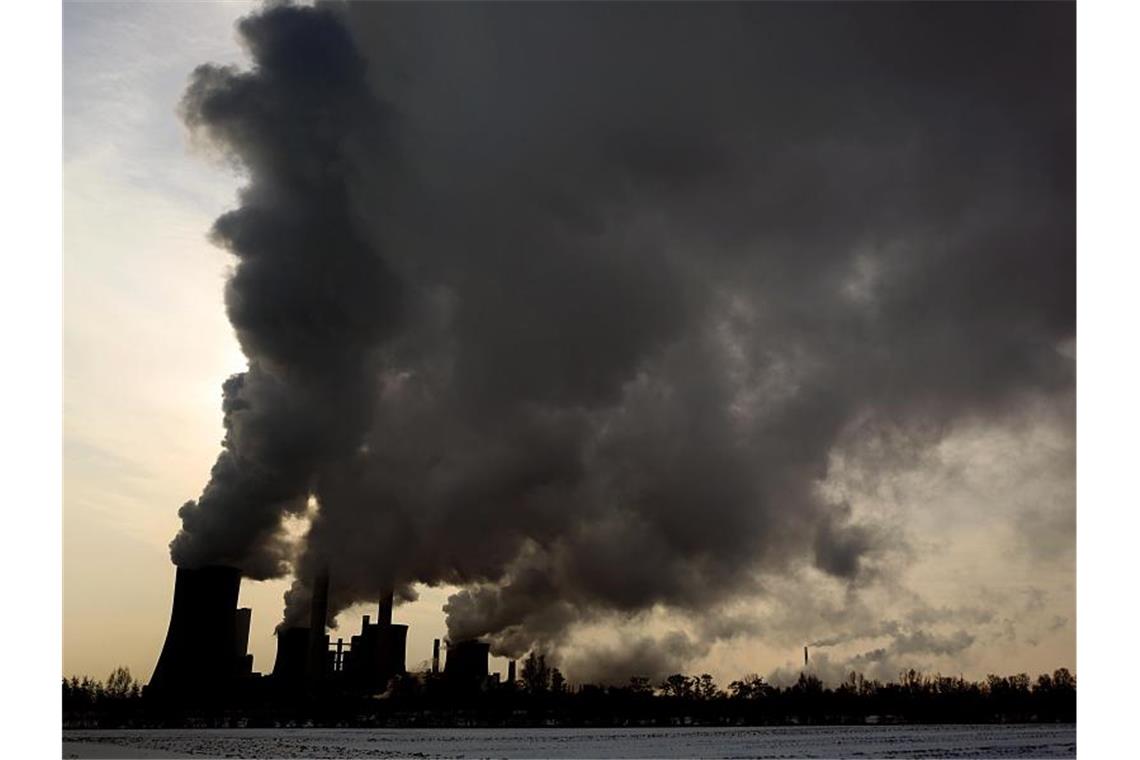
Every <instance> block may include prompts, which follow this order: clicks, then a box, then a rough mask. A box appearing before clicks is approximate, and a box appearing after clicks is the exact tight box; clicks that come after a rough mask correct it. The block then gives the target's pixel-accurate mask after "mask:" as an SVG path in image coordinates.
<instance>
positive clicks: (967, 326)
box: [171, 4, 1074, 656]
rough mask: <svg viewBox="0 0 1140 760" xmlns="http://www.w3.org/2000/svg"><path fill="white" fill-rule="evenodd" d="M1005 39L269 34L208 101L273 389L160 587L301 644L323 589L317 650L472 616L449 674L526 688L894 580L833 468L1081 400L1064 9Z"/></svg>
mask: <svg viewBox="0 0 1140 760" xmlns="http://www.w3.org/2000/svg"><path fill="white" fill-rule="evenodd" d="M984 11H985V14H986V21H985V23H980V22H979V17H978V15H977V14H978V13H980V12H981V11H979V10H978V9H977V8H975V7H974V6H973V5H972V4H968V5H963V6H931V7H927V6H923V7H922V8H921V9H919V8H903V9H898V8H895V7H892V6H885V7H884V6H857V7H845V8H836V7H833V6H826V7H816V6H811V5H809V6H806V7H804V6H796V7H789V6H784V5H766V4H758V5H749V6H737V5H731V6H719V5H715V4H714V5H712V6H695V5H684V4H682V5H666V6H661V7H657V8H654V9H653V12H652V14H651V15H652V18H653V23H651V24H650V23H646V14H645V12H644V9H640V8H637V7H635V6H624V5H604V6H603V5H599V6H594V5H575V6H564V5H560V4H555V5H538V6H516V5H513V4H510V5H477V6H455V5H426V6H404V5H389V4H356V5H351V6H347V7H341V6H332V5H326V4H318V5H317V6H316V7H312V8H301V7H292V6H285V5H273V6H271V7H268V8H267V9H266V10H264V11H262V12H260V13H258V14H255V15H253V16H250V17H248V18H246V19H244V20H243V21H242V22H241V24H240V26H239V31H240V33H241V37H242V40H243V41H244V43H245V44H246V45H247V47H248V49H249V52H250V55H251V57H252V61H253V67H252V68H251V69H250V70H248V71H246V72H239V71H236V70H234V69H232V68H222V67H215V66H203V67H201V68H199V69H198V70H197V71H195V73H194V75H193V77H192V80H191V83H190V87H189V89H188V90H187V92H186V95H185V98H184V101H183V114H184V118H185V120H186V123H187V124H188V125H189V126H190V127H191V128H192V130H194V132H195V133H196V134H198V135H199V136H200V137H202V138H203V139H204V140H205V141H207V142H208V143H209V144H211V145H213V146H215V147H216V148H217V149H218V150H219V151H221V152H222V153H223V154H225V155H226V156H228V157H229V158H231V159H232V160H234V161H235V162H237V163H238V164H240V165H241V166H242V167H243V168H244V171H245V172H246V173H247V174H248V178H249V181H248V185H247V187H246V188H245V190H243V192H242V194H241V205H240V207H239V208H238V209H236V210H234V211H232V212H230V213H227V214H225V215H224V216H222V217H221V218H220V219H218V221H217V223H216V224H215V226H214V230H213V239H214V240H215V241H216V242H217V243H218V244H220V245H224V246H225V247H227V248H228V249H229V250H231V251H232V252H233V253H234V255H235V257H236V259H237V263H236V267H235V270H234V273H233V276H232V277H231V278H230V280H229V282H228V284H227V288H226V304H227V310H228V313H229V316H230V319H231V321H232V323H233V325H234V328H235V330H236V332H237V335H238V338H239V340H240V343H241V346H242V350H243V351H244V352H245V354H246V356H247V357H248V359H249V369H248V370H247V371H246V372H244V373H241V374H238V375H235V376H234V377H232V378H230V379H229V380H228V381H226V383H225V384H224V386H223V413H224V420H225V425H226V437H225V440H224V442H223V451H222V453H221V455H220V456H219V458H218V460H217V463H216V464H215V465H214V468H213V470H212V472H211V476H210V480H209V482H208V483H207V485H206V487H205V489H204V491H203V493H202V495H201V496H200V497H199V498H198V500H197V501H192V502H188V503H187V504H186V505H184V506H183V508H182V509H181V510H180V512H179V514H180V516H181V517H182V521H183V526H182V530H181V531H180V532H179V534H178V535H177V537H176V538H175V539H174V541H173V542H172V545H171V551H172V557H173V559H174V561H175V563H176V564H178V565H179V566H184V567H194V566H201V565H205V564H229V565H233V566H236V567H239V568H240V569H241V571H242V572H243V573H244V574H245V575H246V576H247V577H251V578H271V577H278V576H282V575H285V574H287V573H289V572H293V573H294V575H295V577H296V578H297V579H298V580H297V582H296V583H295V585H294V588H293V589H292V590H291V592H290V593H289V595H288V597H287V609H286V622H287V623H289V622H291V623H292V624H302V625H303V624H304V621H305V616H306V615H307V614H308V611H309V599H310V597H311V596H312V591H311V589H310V588H309V585H308V584H309V582H310V580H311V579H313V578H315V577H317V576H318V575H319V572H320V570H321V568H324V567H327V568H328V570H329V573H330V576H331V578H332V584H331V587H330V589H329V594H328V599H327V603H328V615H329V617H330V619H331V618H333V617H335V615H336V614H337V613H338V612H339V611H340V610H343V609H344V608H345V607H346V606H347V605H349V604H351V603H353V602H355V601H362V600H373V599H375V598H376V594H377V593H378V592H379V591H380V590H383V589H394V590H395V594H396V596H397V597H399V598H400V599H403V600H407V599H411V598H414V591H413V589H412V585H413V584H415V583H431V584H439V583H449V584H458V585H460V586H463V590H462V591H460V592H459V593H458V594H456V595H455V596H453V597H452V598H451V599H450V600H449V602H448V604H447V606H446V608H445V609H446V611H447V615H448V628H449V635H450V638H451V640H452V641H453V642H460V641H464V640H468V639H471V638H475V637H486V638H487V639H489V640H490V641H491V642H492V645H493V651H494V652H496V653H501V654H508V655H512V656H517V655H519V654H521V653H523V652H525V651H526V650H527V649H530V648H532V647H535V646H541V647H543V648H547V649H557V648H558V647H559V646H562V645H564V644H565V643H566V637H567V635H568V632H572V631H573V627H574V624H575V623H579V622H583V621H589V620H593V619H596V618H598V617H599V616H604V615H612V614H618V615H623V614H630V613H636V612H639V611H644V610H648V609H650V608H653V607H654V606H655V605H665V606H666V607H669V608H671V609H675V610H682V611H688V612H702V611H704V612H707V611H709V610H713V609H715V608H716V607H717V606H718V605H719V604H721V603H723V602H726V601H728V600H732V599H735V598H737V597H738V596H740V595H742V594H747V593H752V592H755V591H756V589H757V579H758V578H761V577H763V575H764V574H772V573H783V572H786V571H788V570H789V569H792V568H797V567H800V566H802V565H803V564H805V563H810V564H814V565H815V566H816V567H818V568H819V569H820V570H822V571H823V572H825V573H828V574H830V575H832V576H834V577H836V578H839V579H841V580H845V581H848V582H851V583H861V582H866V581H867V580H868V579H869V578H873V577H874V575H875V573H878V572H885V571H886V570H885V569H886V568H887V567H888V565H885V564H884V563H883V557H884V556H885V555H886V554H887V553H888V552H890V551H891V550H892V549H893V548H896V547H897V541H898V539H897V534H896V533H894V532H893V531H892V530H889V529H888V526H882V525H876V524H871V523H867V522H860V521H858V520H856V519H854V518H853V517H852V513H851V510H850V508H849V507H847V506H846V505H845V504H843V503H834V502H829V501H828V500H826V499H824V498H823V497H822V496H821V494H820V491H819V488H818V485H819V482H820V480H821V479H822V478H823V477H824V476H825V475H826V473H827V466H828V458H829V455H830V454H831V452H832V451H833V450H834V449H835V448H836V447H838V446H842V445H843V444H844V442H845V441H846V440H848V439H849V438H850V437H851V436H858V435H865V434H872V433H874V432H876V431H880V430H899V429H901V430H906V431H910V432H911V433H915V432H916V431H921V432H923V435H922V436H920V440H922V441H925V442H928V443H930V442H934V441H936V440H937V434H936V433H928V431H938V430H942V429H944V428H945V427H946V426H947V425H949V424H951V423H953V421H954V420H956V419H958V418H960V417H963V416H966V415H973V416H978V415H983V416H984V415H1000V414H1003V413H1005V411H1006V410H1008V409H1009V408H1010V407H1011V406H1012V405H1014V404H1016V403H1017V402H1019V400H1021V399H1023V398H1025V397H1026V396H1028V395H1032V394H1039V395H1043V396H1045V397H1047V398H1048V397H1050V396H1051V394H1060V395H1061V396H1067V395H1068V394H1070V393H1071V390H1072V383H1073V374H1074V373H1073V364H1072V362H1071V360H1069V359H1067V358H1066V357H1064V356H1063V355H1061V354H1060V353H1059V352H1058V351H1057V350H1056V347H1057V345H1058V344H1059V343H1060V342H1062V341H1065V340H1068V339H1070V338H1072V336H1073V334H1074V294H1073V287H1072V282H1073V269H1074V249H1073V229H1074V227H1073V224H1074V219H1073V181H1072V166H1073V141H1072V136H1073V133H1072V129H1073V123H1072V114H1071V111H1070V110H1069V106H1070V105H1071V103H1069V102H1068V101H1067V100H1066V98H1067V97H1068V94H1069V93H1071V91H1072V90H1071V86H1072V83H1071V81H1070V79H1069V78H1068V77H1069V75H1070V74H1071V56H1070V54H1071V40H1069V41H1064V42H1058V40H1057V39H1054V37H1055V36H1056V35H1055V34H1054V29H1055V28H1057V27H1059V26H1063V25H1064V24H1066V23H1069V21H1070V18H1069V17H1070V15H1071V9H1069V8H1066V7H1065V6H1055V7H1054V6H1031V7H1020V6H1013V7H990V6H987V7H986V8H985V9H984ZM995 19H996V26H998V27H1001V26H1002V25H1003V24H1004V25H1013V24H1016V25H1017V29H1018V30H1019V33H1018V35H1016V36H1015V37H1014V38H1007V37H1000V38H999V37H998V36H995V35H994V34H992V33H991V32H990V31H989V30H991V29H992V28H993V27H994V26H995ZM837 21H842V23H835V22H837ZM888 29H889V30H891V31H890V33H889V34H888V33H887V32H886V31H885V30H888ZM809 39H810V40H811V42H812V44H810V45H808V44H805V40H809ZM815 50H827V51H829V53H830V55H831V56H833V57H832V58H829V59H822V58H819V57H817V55H816V53H814V52H812V51H815ZM872 50H873V51H875V52H874V54H871V53H870V52H868V51H872ZM962 56H968V58H969V60H970V62H971V65H970V66H969V67H965V68H963V67H961V66H958V65H957V63H958V62H960V61H962V60H963V58H962ZM829 60H830V61H835V62H836V63H830V62H829ZM839 61H842V64H841V65H840V64H839V63H838V62H839ZM1022 61H1032V62H1033V65H1029V64H1025V65H1023V64H1022V63H1021V62H1022ZM952 62H953V63H954V65H951V63H952ZM789 72H791V73H789ZM982 73H984V77H985V80H986V84H985V85H984V86H983V85H982V84H980V80H979V76H980V75H981V74H982ZM868 82H872V83H873V84H871V85H868V84H867V83H868ZM805 93H810V95H805ZM1010 93H1015V94H1016V97H1018V98H1020V100H1019V101H1013V100H1011V96H1010ZM946 104H951V105H946ZM949 117H952V118H949ZM981 135H985V137H984V138H982V137H979V136H981ZM978 167H986V171H985V172H980V171H978ZM911 440H915V439H914V438H913V437H912V438H911ZM884 466H885V467H889V466H890V462H889V461H887V462H884ZM310 496H313V497H315V498H316V500H317V501H318V503H319V510H318V511H317V513H316V516H315V518H314V520H313V523H312V526H311V530H310V532H309V533H308V535H307V536H306V537H305V539H304V541H303V543H302V545H301V546H300V548H299V549H298V550H296V552H295V551H294V549H293V548H292V546H291V544H290V543H289V542H288V541H287V540H286V538H285V536H284V534H283V532H282V518H283V517H285V516H287V515H291V514H292V515H297V514H302V513H303V512H304V511H305V510H306V505H307V503H308V500H309V498H310ZM805 655H806V651H805Z"/></svg>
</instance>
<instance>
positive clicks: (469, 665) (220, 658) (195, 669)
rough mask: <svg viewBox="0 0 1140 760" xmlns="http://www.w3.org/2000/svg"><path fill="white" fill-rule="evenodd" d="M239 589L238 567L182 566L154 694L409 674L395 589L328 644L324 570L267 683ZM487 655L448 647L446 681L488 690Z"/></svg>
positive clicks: (282, 635) (369, 684)
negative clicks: (305, 618) (353, 630)
mask: <svg viewBox="0 0 1140 760" xmlns="http://www.w3.org/2000/svg"><path fill="white" fill-rule="evenodd" d="M240 588H241V573H240V572H239V571H238V570H237V568H233V567H225V566H216V565H215V566H207V567H200V568H185V567H179V568H178V570H177V573H176V575H175V582H174V601H173V604H172V607H171V612H170V626H169V628H168V629H167V633H166V641H165V643H164V644H163V647H162V652H161V654H160V655H159V658H158V663H157V664H156V665H155V669H154V675H153V676H152V677H151V680H150V683H149V684H148V685H147V689H146V691H147V694H148V695H149V696H153V697H164V698H187V699H194V698H201V697H205V696H208V695H210V694H213V693H217V692H218V691H219V690H221V689H230V688H240V687H241V686H242V685H243V684H251V683H253V682H255V681H268V684H267V685H268V686H269V687H270V688H272V689H274V690H281V691H290V692H296V691H304V690H312V689H325V688H333V689H343V690H347V691H355V692H360V693H379V692H382V691H384V690H385V689H386V688H387V687H388V684H389V682H390V681H391V679H392V678H394V677H396V676H400V675H403V674H404V673H406V672H407V668H406V662H405V652H406V645H407V638H408V626H406V625H401V624H398V623H393V622H392V607H393V595H392V592H391V591H386V592H385V593H383V594H381V595H380V604H379V614H378V615H377V618H376V621H375V622H372V621H371V616H369V615H365V616H364V617H363V620H362V621H361V627H360V633H359V634H357V635H354V636H352V638H351V639H350V640H349V641H348V642H346V641H344V639H342V638H338V639H337V640H336V641H330V638H329V635H328V633H327V632H326V622H327V617H328V596H329V575H328V573H327V572H326V573H323V574H321V575H319V576H318V577H317V578H316V579H315V582H314V583H313V586H312V588H313V593H312V599H311V601H310V615H309V625H308V626H287V627H281V628H278V630H277V656H276V658H275V660H274V663H273V671H272V673H271V674H270V675H269V676H266V677H263V676H262V675H261V674H260V673H255V672H253V655H251V654H249V653H248V652H247V651H246V650H247V648H248V645H249V629H250V620H251V616H252V611H251V610H250V609H249V608H246V607H242V608H239V607H238V606H237V601H238V592H239V591H240ZM490 650H491V645H490V644H489V643H487V642H484V641H478V640H467V641H458V642H449V643H448V645H447V659H446V663H445V665H444V669H443V677H444V679H445V681H446V682H447V683H448V684H449V685H450V686H452V687H454V688H455V689H457V690H472V689H478V688H480V687H482V686H484V685H485V684H486V683H487V682H488V659H489V656H490ZM439 661H440V640H439V639H435V641H434V644H433V650H432V673H433V674H439V671H440V663H439ZM513 665H514V663H513V662H512V663H511V666H512V670H513Z"/></svg>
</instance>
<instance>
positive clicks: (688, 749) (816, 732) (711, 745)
mask: <svg viewBox="0 0 1140 760" xmlns="http://www.w3.org/2000/svg"><path fill="white" fill-rule="evenodd" d="M1076 748H1077V728H1076V726H1075V725H1072V724H1069V725H1007V726H990V725H986V726H820V727H814V726H812V727H809V726H803V727H800V726H791V727H779V728H672V729H669V728H663V729H656V728H654V729H638V728H629V729H554V728H551V729H493V728H487V729H478V728H472V729H396V730H389V729H375V730H373V729H281V730H274V729H234V730H196V731H188V730H170V731H165V730H156V731H64V732H63V756H64V757H198V756H205V757H282V758H284V757H318V758H342V757H382V758H383V757H420V758H433V757H464V758H476V757H504V758H508V757H509V758H522V757H527V758H532V757H550V758H569V757H591V758H595V757H596V758H615V757H637V758H648V757H660V758H672V757H678V758H679V757H701V758H705V757H716V758H729V757H757V758H767V757H871V758H875V757H881V758H888V757H1033V758H1038V757H1075V756H1076Z"/></svg>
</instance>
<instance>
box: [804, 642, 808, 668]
mask: <svg viewBox="0 0 1140 760" xmlns="http://www.w3.org/2000/svg"><path fill="white" fill-rule="evenodd" d="M807 664H808V658H807V647H804V667H805V668H806V667H807Z"/></svg>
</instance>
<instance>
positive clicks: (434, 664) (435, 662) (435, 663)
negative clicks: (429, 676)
mask: <svg viewBox="0 0 1140 760" xmlns="http://www.w3.org/2000/svg"><path fill="white" fill-rule="evenodd" d="M431 672H432V673H439V639H436V640H435V641H434V642H433V643H432V645H431Z"/></svg>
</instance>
